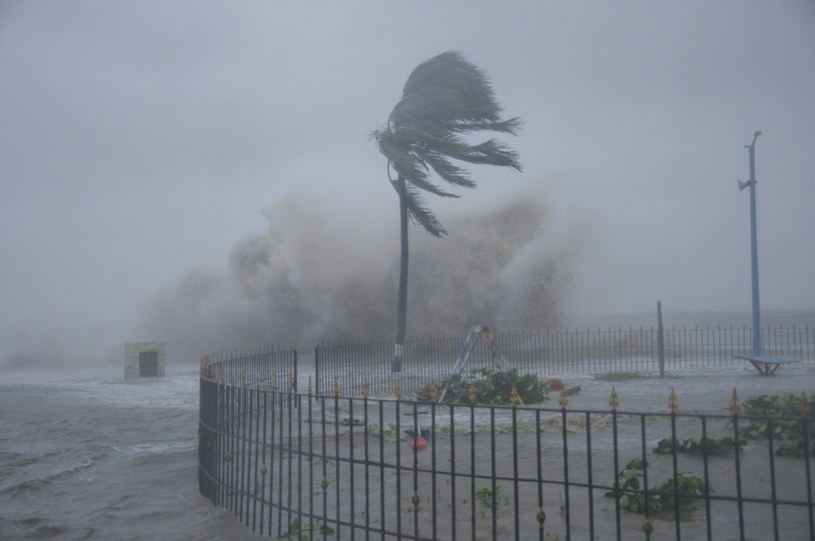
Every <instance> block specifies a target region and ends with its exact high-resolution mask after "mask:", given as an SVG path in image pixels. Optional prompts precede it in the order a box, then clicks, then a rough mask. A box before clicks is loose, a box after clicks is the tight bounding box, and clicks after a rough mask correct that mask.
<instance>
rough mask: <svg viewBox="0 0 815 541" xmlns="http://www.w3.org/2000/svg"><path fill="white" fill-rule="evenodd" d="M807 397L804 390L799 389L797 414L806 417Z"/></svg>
mask: <svg viewBox="0 0 815 541" xmlns="http://www.w3.org/2000/svg"><path fill="white" fill-rule="evenodd" d="M809 409H810V408H809V398H807V394H806V393H805V392H804V391H801V398H799V399H798V415H800V416H801V417H806V416H807V415H809Z"/></svg>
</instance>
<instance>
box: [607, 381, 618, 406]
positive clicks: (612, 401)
mask: <svg viewBox="0 0 815 541" xmlns="http://www.w3.org/2000/svg"><path fill="white" fill-rule="evenodd" d="M608 405H609V407H610V408H611V411H617V408H619V407H620V399H619V398H617V389H616V388H615V387H614V386H613V385H612V387H611V397H610V398H609V399H608Z"/></svg>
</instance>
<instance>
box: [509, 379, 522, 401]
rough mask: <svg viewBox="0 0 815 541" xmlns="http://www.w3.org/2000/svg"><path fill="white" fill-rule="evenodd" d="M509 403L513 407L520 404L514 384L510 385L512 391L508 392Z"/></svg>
mask: <svg viewBox="0 0 815 541" xmlns="http://www.w3.org/2000/svg"><path fill="white" fill-rule="evenodd" d="M509 401H510V402H512V405H513V406H517V405H518V404H520V403H521V395H519V394H518V388H517V387H515V384H513V385H512V390H511V391H510V392H509Z"/></svg>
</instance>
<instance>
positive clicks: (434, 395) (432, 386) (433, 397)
mask: <svg viewBox="0 0 815 541" xmlns="http://www.w3.org/2000/svg"><path fill="white" fill-rule="evenodd" d="M438 393H439V390H438V389H437V388H436V384H435V383H431V384H430V401H431V402H435V401H436V398H438V396H437V395H438Z"/></svg>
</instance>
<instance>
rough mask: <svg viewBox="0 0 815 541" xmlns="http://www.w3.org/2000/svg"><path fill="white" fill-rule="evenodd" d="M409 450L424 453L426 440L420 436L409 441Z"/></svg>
mask: <svg viewBox="0 0 815 541" xmlns="http://www.w3.org/2000/svg"><path fill="white" fill-rule="evenodd" d="M410 448H411V449H416V450H417V451H424V450H425V449H427V440H426V439H424V438H423V437H421V436H416V437H415V438H413V439H411V440H410Z"/></svg>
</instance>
